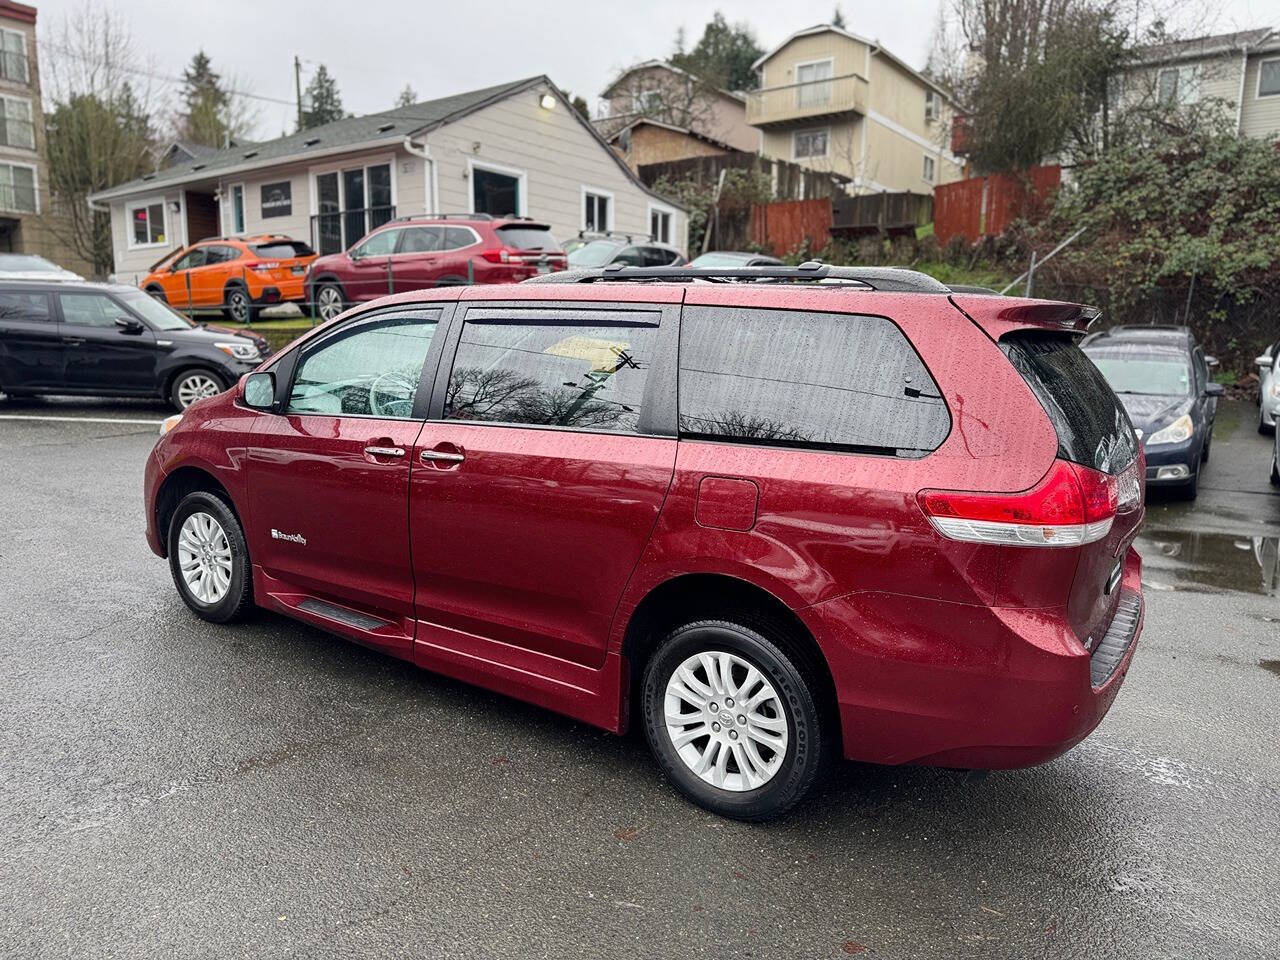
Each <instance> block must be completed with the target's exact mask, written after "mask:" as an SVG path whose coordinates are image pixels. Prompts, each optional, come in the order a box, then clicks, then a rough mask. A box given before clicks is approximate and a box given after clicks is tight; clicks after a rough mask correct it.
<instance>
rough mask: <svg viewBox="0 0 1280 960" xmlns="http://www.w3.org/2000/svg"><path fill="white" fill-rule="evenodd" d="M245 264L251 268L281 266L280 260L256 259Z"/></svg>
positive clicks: (268, 268)
mask: <svg viewBox="0 0 1280 960" xmlns="http://www.w3.org/2000/svg"><path fill="white" fill-rule="evenodd" d="M245 266H246V267H247V268H248V269H250V270H274V269H276V268H277V267H278V266H280V261H278V260H271V261H267V260H254V261H252V262H250V263H246V264H245Z"/></svg>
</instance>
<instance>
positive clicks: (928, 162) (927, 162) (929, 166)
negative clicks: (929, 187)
mask: <svg viewBox="0 0 1280 960" xmlns="http://www.w3.org/2000/svg"><path fill="white" fill-rule="evenodd" d="M935 169H936V168H935V165H934V160H933V157H925V158H924V167H923V168H922V169H921V171H920V176H922V177H924V179H925V180H927V181H928V182H929V183H933V177H934V172H935Z"/></svg>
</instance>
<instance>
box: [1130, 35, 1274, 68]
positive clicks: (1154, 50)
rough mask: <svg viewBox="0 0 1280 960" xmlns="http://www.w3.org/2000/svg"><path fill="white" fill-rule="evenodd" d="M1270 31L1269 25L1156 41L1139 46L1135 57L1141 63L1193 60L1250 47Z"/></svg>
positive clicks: (1264, 37)
mask: <svg viewBox="0 0 1280 960" xmlns="http://www.w3.org/2000/svg"><path fill="white" fill-rule="evenodd" d="M1270 33H1272V30H1271V29H1270V28H1269V27H1263V28H1262V29H1260V30H1241V31H1238V32H1236V33H1215V34H1213V35H1211V36H1207V37H1192V38H1191V39H1189V40H1173V41H1170V42H1169V43H1157V44H1152V45H1151V46H1147V47H1139V48H1138V50H1137V51H1136V55H1137V56H1136V58H1137V59H1138V60H1139V61H1140V62H1143V63H1151V62H1154V61H1160V60H1194V59H1197V58H1198V57H1206V56H1212V55H1214V54H1218V53H1223V52H1230V51H1234V50H1239V49H1240V48H1241V47H1246V46H1248V47H1252V46H1254V45H1255V44H1257V43H1259V42H1261V41H1262V40H1264V39H1266V37H1267V35H1268V34H1270Z"/></svg>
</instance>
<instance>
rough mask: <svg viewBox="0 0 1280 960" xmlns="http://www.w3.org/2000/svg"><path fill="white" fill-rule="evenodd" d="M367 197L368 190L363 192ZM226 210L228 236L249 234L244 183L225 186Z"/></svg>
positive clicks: (247, 194) (246, 192) (247, 198)
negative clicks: (228, 220) (237, 206)
mask: <svg viewBox="0 0 1280 960" xmlns="http://www.w3.org/2000/svg"><path fill="white" fill-rule="evenodd" d="M236 190H239V191H240V213H241V216H242V217H243V219H244V222H243V223H242V224H240V229H239V230H237V229H236ZM365 195H366V196H367V195H368V190H366V191H365ZM227 209H228V211H229V212H230V221H231V222H230V223H229V224H228V226H229V227H230V228H231V229H229V230H228V231H227V235H228V236H232V237H239V236H243V235H244V234H246V233H248V232H249V192H248V191H247V190H245V188H244V181H243V180H241V181H240V182H239V183H232V184H229V185H228V186H227Z"/></svg>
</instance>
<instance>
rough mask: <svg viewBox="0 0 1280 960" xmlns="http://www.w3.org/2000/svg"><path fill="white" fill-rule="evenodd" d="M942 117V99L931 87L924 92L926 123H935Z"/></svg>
mask: <svg viewBox="0 0 1280 960" xmlns="http://www.w3.org/2000/svg"><path fill="white" fill-rule="evenodd" d="M941 117H942V97H941V96H939V94H938V91H937V90H934V89H933V88H932V87H929V88H927V89H926V90H925V92H924V122H925V123H934V122H936V121H937V120H939V119H941Z"/></svg>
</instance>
